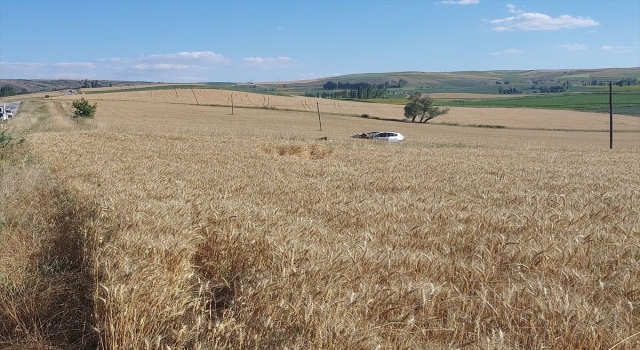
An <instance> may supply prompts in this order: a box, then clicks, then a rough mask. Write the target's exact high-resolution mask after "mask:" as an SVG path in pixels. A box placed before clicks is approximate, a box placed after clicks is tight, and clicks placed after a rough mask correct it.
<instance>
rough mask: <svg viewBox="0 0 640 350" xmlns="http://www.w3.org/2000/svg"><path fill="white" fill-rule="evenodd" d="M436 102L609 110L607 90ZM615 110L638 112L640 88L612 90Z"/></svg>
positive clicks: (639, 112) (485, 105)
mask: <svg viewBox="0 0 640 350" xmlns="http://www.w3.org/2000/svg"><path fill="white" fill-rule="evenodd" d="M437 102H438V104H439V105H445V106H450V107H512V108H546V109H569V110H577V111H589V112H603V111H608V110H609V94H608V93H565V94H544V95H538V96H523V97H516V98H498V99H473V100H472V99H468V100H448V101H447V100H440V101H437ZM613 106H614V111H615V112H616V113H621V114H631V115H638V116H640V92H639V91H633V90H630V91H624V92H616V93H615V94H613Z"/></svg>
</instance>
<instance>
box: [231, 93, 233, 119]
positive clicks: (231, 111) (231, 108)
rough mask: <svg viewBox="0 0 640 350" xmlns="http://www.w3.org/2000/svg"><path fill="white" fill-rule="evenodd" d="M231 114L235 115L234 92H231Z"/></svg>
mask: <svg viewBox="0 0 640 350" xmlns="http://www.w3.org/2000/svg"><path fill="white" fill-rule="evenodd" d="M231 115H233V92H232V93H231Z"/></svg>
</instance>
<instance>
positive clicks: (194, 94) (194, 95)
mask: <svg viewBox="0 0 640 350" xmlns="http://www.w3.org/2000/svg"><path fill="white" fill-rule="evenodd" d="M191 93H192V94H193V98H195V99H196V104H197V105H199V104H200V102H198V98H197V97H196V93H195V92H193V88H191Z"/></svg>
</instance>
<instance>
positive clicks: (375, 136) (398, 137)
mask: <svg viewBox="0 0 640 350" xmlns="http://www.w3.org/2000/svg"><path fill="white" fill-rule="evenodd" d="M369 138H370V139H372V140H379V141H387V142H400V141H404V139H405V137H404V136H403V135H402V134H400V133H397V132H392V131H379V132H376V133H372V135H370V136H369Z"/></svg>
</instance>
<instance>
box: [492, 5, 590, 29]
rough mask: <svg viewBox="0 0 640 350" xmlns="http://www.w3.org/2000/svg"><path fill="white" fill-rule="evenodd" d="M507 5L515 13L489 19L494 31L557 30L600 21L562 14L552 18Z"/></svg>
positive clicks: (579, 26) (587, 25) (588, 25)
mask: <svg viewBox="0 0 640 350" xmlns="http://www.w3.org/2000/svg"><path fill="white" fill-rule="evenodd" d="M507 7H508V8H509V12H510V13H516V14H517V15H516V16H512V17H507V18H503V19H494V20H492V21H490V22H489V23H491V25H493V26H494V28H493V30H494V31H496V32H504V31H513V30H559V29H566V28H581V27H593V26H597V25H600V23H598V22H596V21H594V20H593V19H591V18H590V17H586V18H585V17H572V16H569V15H562V16H560V17H556V18H554V17H551V16H549V15H546V14H543V13H538V12H522V11H520V10H517V9H516V7H515V6H514V5H511V4H509V5H507Z"/></svg>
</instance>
